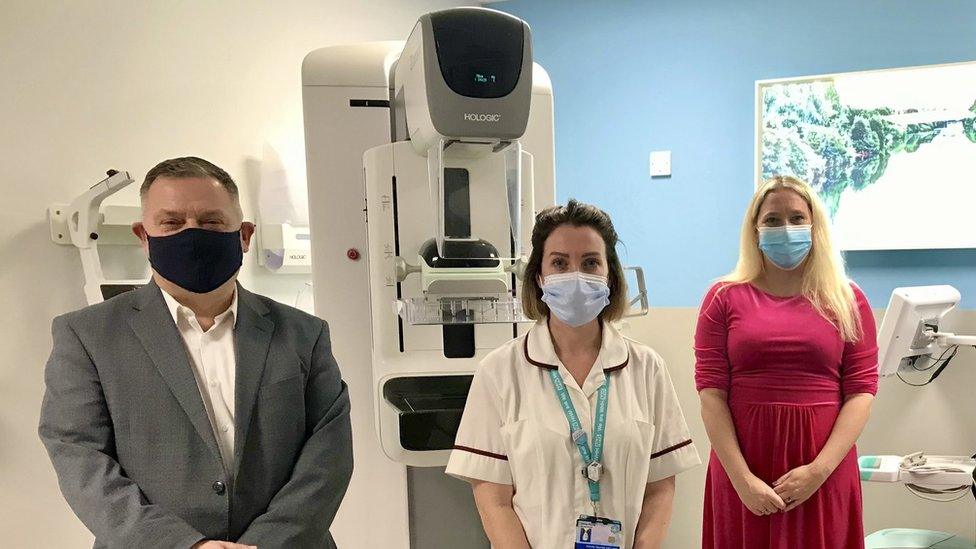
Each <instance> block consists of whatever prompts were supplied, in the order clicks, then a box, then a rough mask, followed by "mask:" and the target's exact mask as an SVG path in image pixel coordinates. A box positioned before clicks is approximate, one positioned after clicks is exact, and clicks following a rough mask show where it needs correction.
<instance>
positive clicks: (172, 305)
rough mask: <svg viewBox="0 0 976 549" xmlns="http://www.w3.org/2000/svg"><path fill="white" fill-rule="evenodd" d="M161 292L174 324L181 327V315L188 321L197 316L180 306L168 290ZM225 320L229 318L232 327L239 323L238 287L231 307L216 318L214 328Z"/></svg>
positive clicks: (187, 308) (235, 287)
mask: <svg viewBox="0 0 976 549" xmlns="http://www.w3.org/2000/svg"><path fill="white" fill-rule="evenodd" d="M159 290H160V291H161V292H162V293H163V300H164V301H166V308H167V309H169V314H170V315H171V316H172V317H173V322H175V323H176V325H177V326H179V325H180V315H183V316H184V317H185V318H187V319H190V318H192V317H194V316H195V315H194V314H193V311H192V310H190V308H189V307H186V306H184V305H180V302H179V301H176V298H175V297H173V296H171V295H169V293H168V292H167V291H166V290H164V289H162V288H160V289H159ZM225 318H227V319H228V320H229V321H230V322H231V325H234V324H235V323H236V322H237V286H236V285H235V286H234V297H233V298H232V299H231V302H230V307H227V310H226V311H224V312H222V313H220V314H219V315H217V316H215V317H214V326H216V325H217V324H220V323H221V322H223V321H224V319H225Z"/></svg>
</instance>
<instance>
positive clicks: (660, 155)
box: [650, 151, 671, 177]
mask: <svg viewBox="0 0 976 549" xmlns="http://www.w3.org/2000/svg"><path fill="white" fill-rule="evenodd" d="M650 165H651V177H670V176H671V151H651V162H650Z"/></svg>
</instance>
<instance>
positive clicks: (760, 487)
mask: <svg viewBox="0 0 976 549" xmlns="http://www.w3.org/2000/svg"><path fill="white" fill-rule="evenodd" d="M827 476H828V475H827V473H826V471H824V470H823V469H821V468H819V467H816V466H813V465H802V466H800V467H797V468H795V469H792V470H790V471H788V472H787V473H786V474H785V475H783V476H781V477H780V478H779V479H777V480H776V482H774V483H773V485H772V486H770V485H769V484H766V483H765V482H764V481H763V480H762V479H761V478H759V477H757V476H756V475H753V474H752V473H749V475H748V476H746V478H744V479H743V480H742V481H740V482H738V483H735V484H734V487H735V491H736V493H737V494H738V495H739V499H740V500H742V504H743V505H745V506H746V508H748V509H749V511H751V512H752V513H753V514H755V515H757V516H763V515H771V514H773V513H776V512H778V511H780V512H786V511H792V510H793V509H795V508H796V507H797V506H798V505H800V504H802V503H803V502H804V501H806V500H808V499H810V496H812V495H813V494H814V493H815V492H816V491H817V490H818V489H819V488H820V486H821V485H823V483H824V481H825V480H827Z"/></svg>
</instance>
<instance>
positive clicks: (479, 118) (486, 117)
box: [464, 112, 502, 122]
mask: <svg viewBox="0 0 976 549" xmlns="http://www.w3.org/2000/svg"><path fill="white" fill-rule="evenodd" d="M501 119H502V115H500V114H477V113H473V112H466V113H464V121H465V122H498V121H499V120H501Z"/></svg>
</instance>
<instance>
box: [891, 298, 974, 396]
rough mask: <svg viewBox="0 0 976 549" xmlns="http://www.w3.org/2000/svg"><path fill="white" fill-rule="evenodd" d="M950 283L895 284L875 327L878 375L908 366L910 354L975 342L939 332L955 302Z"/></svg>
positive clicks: (957, 300)
mask: <svg viewBox="0 0 976 549" xmlns="http://www.w3.org/2000/svg"><path fill="white" fill-rule="evenodd" d="M960 298H961V296H960V294H959V290H957V289H955V288H953V287H952V286H944V285H943V286H915V287H906V288H895V290H894V291H893V292H892V294H891V300H890V301H889V302H888V309H887V310H886V311H885V316H884V319H883V320H882V321H881V328H880V329H879V331H878V350H879V354H878V364H879V369H880V373H881V375H882V376H884V377H887V376H892V375H895V374H896V373H898V371H899V369H900V368H910V367H908V364H909V361H911V360H912V359H913V357H918V356H922V355H931V354H933V353H938V352H941V351H942V350H944V349H946V348H948V347H950V346H952V345H976V337H967V336H958V335H956V334H952V333H948V332H940V330H939V326H940V324H941V322H942V319H943V317H945V315H946V314H947V313H948V312H949V311H951V310H952V309H953V308H954V307H955V306H956V304H958V303H959V300H960Z"/></svg>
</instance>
